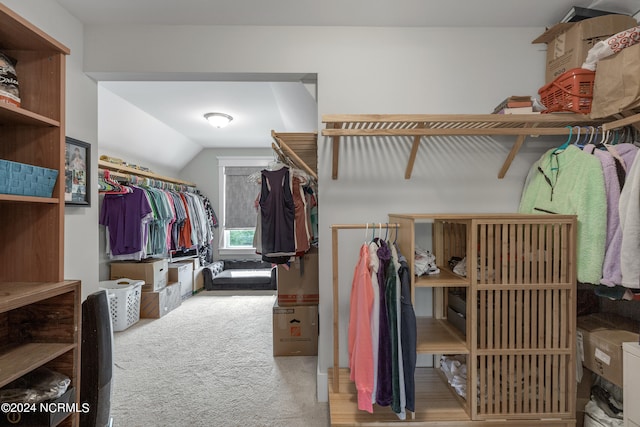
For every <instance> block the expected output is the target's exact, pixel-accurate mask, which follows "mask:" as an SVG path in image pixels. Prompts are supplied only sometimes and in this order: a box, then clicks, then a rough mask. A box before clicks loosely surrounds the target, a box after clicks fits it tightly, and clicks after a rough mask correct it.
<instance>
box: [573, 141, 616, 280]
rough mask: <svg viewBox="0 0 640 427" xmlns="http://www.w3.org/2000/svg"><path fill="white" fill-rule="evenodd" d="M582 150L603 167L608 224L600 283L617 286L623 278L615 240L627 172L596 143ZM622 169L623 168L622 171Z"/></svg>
mask: <svg viewBox="0 0 640 427" xmlns="http://www.w3.org/2000/svg"><path fill="white" fill-rule="evenodd" d="M582 151H584V152H585V153H587V154H591V155H593V156H595V157H596V158H597V159H598V160H599V161H600V165H601V167H602V173H603V178H604V190H605V197H606V206H607V211H606V219H607V220H606V224H607V225H606V238H605V247H604V250H605V254H604V259H603V263H602V278H601V279H600V281H599V283H600V284H603V285H607V286H615V285H616V284H619V283H620V281H621V280H622V273H621V272H620V252H619V247H618V243H619V242H618V241H617V240H615V235H616V230H617V229H619V228H620V215H619V210H618V201H619V199H620V191H621V188H622V183H623V182H624V181H623V179H621V174H622V177H624V175H625V172H624V169H622V165H621V164H620V162H619V161H617V160H616V159H615V158H614V157H613V156H612V155H611V153H610V152H609V151H607V150H602V149H598V148H597V147H596V146H595V145H594V144H587V145H585V146H584V147H583V148H582ZM620 169H622V171H621V170H620ZM621 181H622V182H621ZM616 254H617V255H616Z"/></svg>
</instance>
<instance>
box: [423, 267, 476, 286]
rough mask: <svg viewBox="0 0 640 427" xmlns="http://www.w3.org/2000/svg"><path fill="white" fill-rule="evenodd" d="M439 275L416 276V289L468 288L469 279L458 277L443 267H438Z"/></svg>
mask: <svg viewBox="0 0 640 427" xmlns="http://www.w3.org/2000/svg"><path fill="white" fill-rule="evenodd" d="M439 268H440V273H438V274H432V275H428V276H417V277H416V280H415V286H416V287H429V288H431V287H463V286H469V278H468V277H464V276H459V275H457V274H455V273H454V272H452V271H451V270H449V269H448V268H445V267H439Z"/></svg>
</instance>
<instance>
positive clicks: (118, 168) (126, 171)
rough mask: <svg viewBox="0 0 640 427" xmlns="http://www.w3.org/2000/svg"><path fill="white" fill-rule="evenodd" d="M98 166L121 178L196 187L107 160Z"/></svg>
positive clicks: (99, 162)
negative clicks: (137, 177)
mask: <svg viewBox="0 0 640 427" xmlns="http://www.w3.org/2000/svg"><path fill="white" fill-rule="evenodd" d="M98 166H99V167H100V169H106V170H109V171H113V172H116V173H119V174H121V175H119V176H121V177H126V175H136V176H139V177H143V178H151V179H157V180H159V181H165V182H170V183H172V184H179V185H186V186H188V187H195V186H196V185H195V184H194V183H193V182H189V181H183V180H181V179H177V178H170V177H167V176H162V175H158V174H155V173H153V172H147V171H143V170H140V169H136V168H132V167H129V166H124V165H120V164H118V163H112V162H108V161H106V160H98Z"/></svg>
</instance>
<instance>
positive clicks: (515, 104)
mask: <svg viewBox="0 0 640 427" xmlns="http://www.w3.org/2000/svg"><path fill="white" fill-rule="evenodd" d="M533 113H535V112H534V111H533V100H532V99H531V97H530V96H518V95H512V96H509V97H508V98H506V99H505V100H504V101H502V102H501V103H500V104H498V106H497V107H496V108H495V109H494V110H493V114H533Z"/></svg>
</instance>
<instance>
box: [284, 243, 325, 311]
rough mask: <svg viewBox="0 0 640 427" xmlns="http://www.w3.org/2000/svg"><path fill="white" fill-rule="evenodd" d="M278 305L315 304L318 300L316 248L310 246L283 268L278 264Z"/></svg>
mask: <svg viewBox="0 0 640 427" xmlns="http://www.w3.org/2000/svg"><path fill="white" fill-rule="evenodd" d="M277 283H278V305H280V306H289V305H308V304H310V305H315V304H318V303H319V302H320V291H319V285H318V248H311V249H309V251H308V252H307V253H306V254H304V255H303V256H301V257H296V258H295V261H294V262H293V263H292V264H291V265H290V266H289V268H288V269H287V268H285V267H283V266H282V265H278V268H277Z"/></svg>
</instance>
